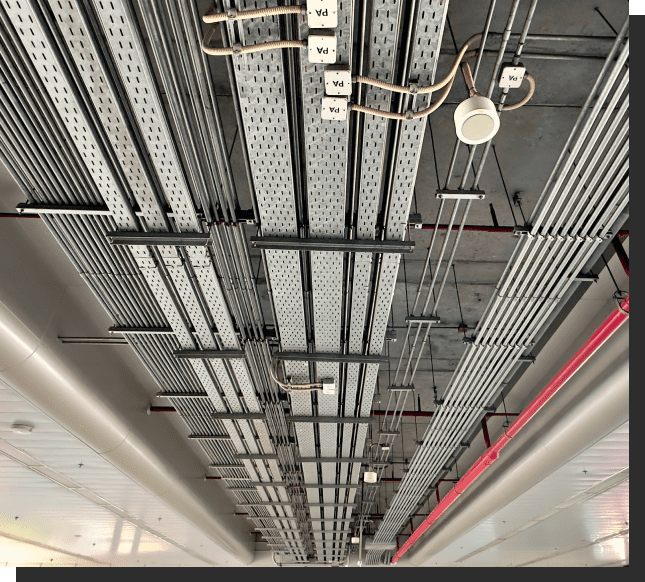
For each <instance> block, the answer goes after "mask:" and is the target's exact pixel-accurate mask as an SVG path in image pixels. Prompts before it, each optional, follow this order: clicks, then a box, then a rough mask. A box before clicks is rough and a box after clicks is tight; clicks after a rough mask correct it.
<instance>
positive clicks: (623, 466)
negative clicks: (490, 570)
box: [429, 423, 629, 566]
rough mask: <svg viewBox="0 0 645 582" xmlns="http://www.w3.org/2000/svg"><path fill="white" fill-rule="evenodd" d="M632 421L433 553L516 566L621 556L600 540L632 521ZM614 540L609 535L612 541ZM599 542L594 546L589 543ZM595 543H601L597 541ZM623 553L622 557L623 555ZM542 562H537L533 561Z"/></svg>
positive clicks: (444, 560)
mask: <svg viewBox="0 0 645 582" xmlns="http://www.w3.org/2000/svg"><path fill="white" fill-rule="evenodd" d="M628 480H629V423H625V424H623V425H622V426H620V427H619V428H617V429H616V430H614V431H613V432H612V433H610V434H609V435H607V436H606V437H605V438H603V439H602V440H600V441H598V442H597V443H595V444H594V445H592V446H591V447H589V448H588V449H587V450H586V451H585V452H584V453H582V454H580V455H578V456H577V457H576V458H574V459H572V460H571V461H569V462H568V463H567V464H566V465H564V466H563V467H561V468H560V469H558V470H557V471H555V472H553V473H552V474H551V475H550V476H549V477H547V478H546V479H544V480H542V481H541V482H540V483H538V484H537V485H535V486H534V487H532V488H531V489H529V490H528V491H527V492H526V493H524V494H523V495H521V496H520V497H518V498H517V499H515V500H514V501H512V502H511V503H509V504H508V505H507V506H506V507H504V508H503V509H501V510H500V511H498V512H496V513H495V514H493V515H491V516H490V517H489V518H487V519H486V520H484V521H483V522H481V523H480V524H479V525H477V526H476V527H475V528H473V529H472V530H470V531H469V532H468V533H467V534H465V535H463V536H462V537H461V538H459V539H458V540H456V541H455V542H453V543H452V544H450V545H449V546H447V547H446V548H445V549H443V550H442V551H441V552H439V553H438V554H436V555H435V556H434V558H433V559H431V560H430V562H429V563H430V564H432V565H435V564H436V565H464V566H510V565H513V566H517V565H522V564H525V563H529V562H531V563H533V562H534V561H535V560H543V559H547V560H549V561H552V560H555V561H556V562H557V563H558V565H581V564H582V563H583V562H585V563H592V564H595V565H600V564H604V563H606V562H608V561H613V562H617V561H619V560H618V559H617V558H616V559H614V554H612V553H611V552H610V551H609V550H604V549H603V550H601V549H599V548H604V547H605V546H606V545H607V544H606V543H605V542H602V543H604V544H605V546H603V545H599V544H594V542H595V541H596V540H599V539H603V538H605V537H606V536H612V535H616V534H619V533H621V532H624V530H625V529H628V528H629V481H628ZM616 543H617V542H610V543H609V547H614V545H616ZM592 546H593V548H595V549H589V548H592ZM595 546H598V547H597V548H596V547H595ZM622 559H624V558H620V560H622ZM536 565H537V562H536Z"/></svg>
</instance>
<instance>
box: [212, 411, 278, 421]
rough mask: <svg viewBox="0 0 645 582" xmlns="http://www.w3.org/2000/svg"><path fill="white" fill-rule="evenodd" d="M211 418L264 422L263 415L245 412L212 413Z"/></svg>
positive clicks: (264, 417)
mask: <svg viewBox="0 0 645 582" xmlns="http://www.w3.org/2000/svg"><path fill="white" fill-rule="evenodd" d="M211 418H214V419H215V420H266V416H265V415H264V414H258V413H253V412H251V413H245V412H230V413H229V412H213V414H211Z"/></svg>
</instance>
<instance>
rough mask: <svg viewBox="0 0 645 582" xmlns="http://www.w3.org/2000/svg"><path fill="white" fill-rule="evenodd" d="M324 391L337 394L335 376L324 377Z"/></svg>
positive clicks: (324, 392)
mask: <svg viewBox="0 0 645 582" xmlns="http://www.w3.org/2000/svg"><path fill="white" fill-rule="evenodd" d="M322 393H323V394H329V395H331V396H333V395H334V394H336V380H334V379H333V378H324V379H323V380H322Z"/></svg>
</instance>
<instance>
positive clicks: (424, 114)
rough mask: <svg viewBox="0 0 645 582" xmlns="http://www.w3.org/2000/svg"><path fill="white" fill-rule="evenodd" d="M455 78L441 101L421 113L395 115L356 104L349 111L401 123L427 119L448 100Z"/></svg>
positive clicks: (441, 96)
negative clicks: (395, 120)
mask: <svg viewBox="0 0 645 582" xmlns="http://www.w3.org/2000/svg"><path fill="white" fill-rule="evenodd" d="M454 81H455V78H454V77H453V78H452V79H450V80H449V81H448V85H447V86H446V87H445V89H444V90H443V91H442V92H441V95H440V96H439V99H437V101H436V102H435V103H433V104H432V105H431V106H430V107H427V108H426V109H422V110H421V111H416V112H413V111H411V110H410V111H407V112H406V113H393V112H391V111H381V110H380V109H373V108H372V107H365V106H363V105H356V104H349V105H348V109H351V110H352V111H359V112H362V113H367V114H369V115H375V116H377V117H385V118H386V119H397V120H399V121H411V120H413V119H421V118H423V117H427V116H428V115H430V114H431V113H434V112H435V111H436V110H437V109H439V107H440V106H441V105H442V104H443V102H444V101H445V100H446V98H447V97H448V94H449V93H450V90H451V89H452V84H453V83H454Z"/></svg>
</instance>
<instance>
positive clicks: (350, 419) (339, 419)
mask: <svg viewBox="0 0 645 582" xmlns="http://www.w3.org/2000/svg"><path fill="white" fill-rule="evenodd" d="M285 420H286V421H287V422H318V423H331V424H342V423H345V424H362V423H367V424H369V423H378V422H379V419H378V417H376V416H374V417H372V416H366V417H362V416H358V417H355V416H285Z"/></svg>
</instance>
